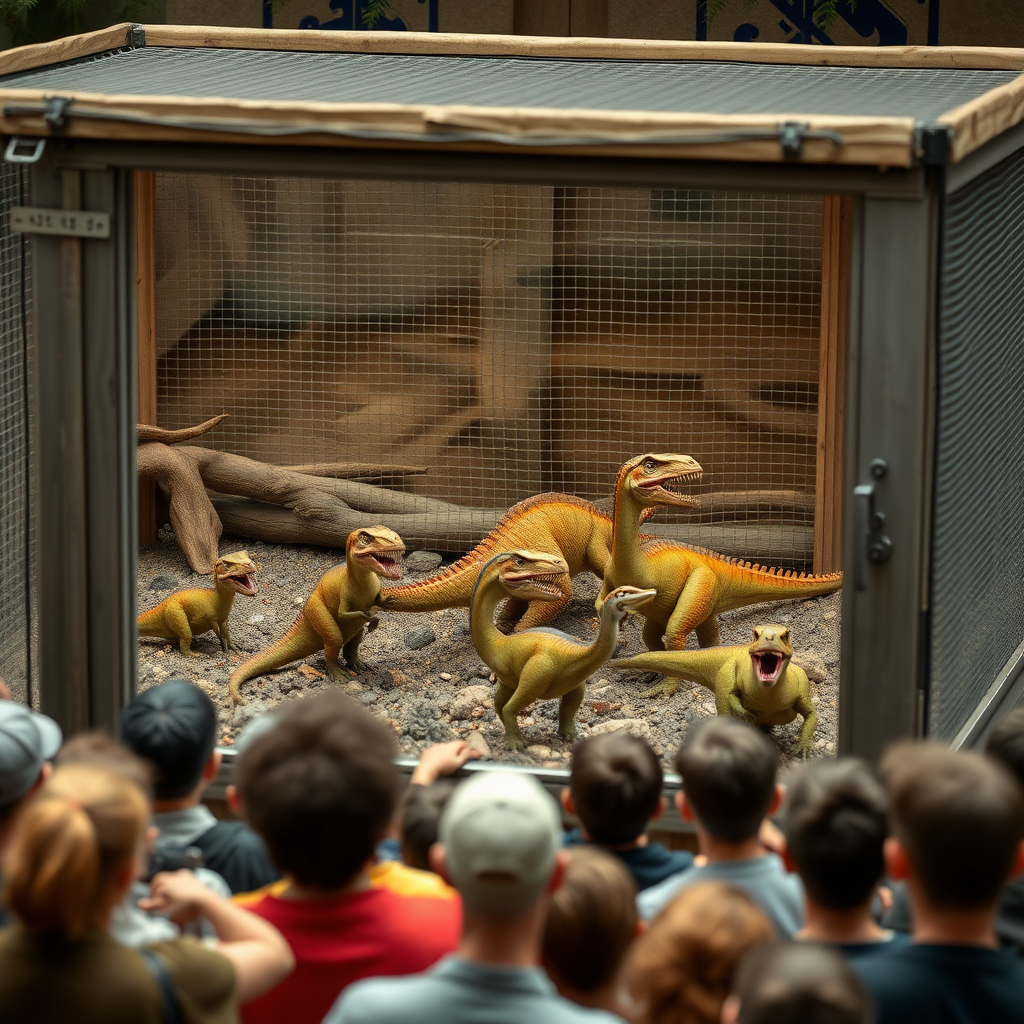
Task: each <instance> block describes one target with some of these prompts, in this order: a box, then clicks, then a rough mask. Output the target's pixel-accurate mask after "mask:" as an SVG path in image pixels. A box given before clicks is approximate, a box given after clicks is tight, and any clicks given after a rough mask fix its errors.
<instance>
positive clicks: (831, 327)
mask: <svg viewBox="0 0 1024 1024" xmlns="http://www.w3.org/2000/svg"><path fill="white" fill-rule="evenodd" d="M823 203H824V209H823V211H822V213H823V215H822V243H821V244H822V248H821V362H820V364H819V371H818V469H817V480H816V486H815V491H814V494H815V501H814V506H815V507H814V571H815V572H816V573H824V572H838V571H839V570H840V569H842V567H843V412H844V410H843V406H844V402H845V397H846V324H847V317H848V312H849V288H850V229H851V225H852V216H853V200H852V198H850V197H849V196H825V198H824V200H823Z"/></svg>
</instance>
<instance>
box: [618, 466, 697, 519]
mask: <svg viewBox="0 0 1024 1024" xmlns="http://www.w3.org/2000/svg"><path fill="white" fill-rule="evenodd" d="M703 474H704V470H703V469H701V466H700V463H699V462H697V460H696V459H691V458H690V456H689V455H678V454H676V453H674V452H672V453H668V454H661V455H658V454H655V453H654V452H648V453H647V454H646V455H638V456H637V457H636V458H635V459H630V460H629V462H627V463H626V464H625V465H624V466H623V467H622V469H621V470H619V481H620V485H621V486H622V487H624V488H625V489H626V491H627V492H628V493H629V494H630V495H631V496H632V497H633V498H634V500H636V501H637V502H639V503H640V504H641V505H643V506H644V507H645V508H649V507H651V506H653V505H679V506H682V507H684V508H699V507H700V501H699V500H698V499H697V498H695V497H694V496H693V495H691V494H684V493H682V491H681V490H680V488H682V487H687V486H689V485H690V484H697V483H700V479H701V477H702V476H703ZM616 490H617V491H618V488H617V489H616Z"/></svg>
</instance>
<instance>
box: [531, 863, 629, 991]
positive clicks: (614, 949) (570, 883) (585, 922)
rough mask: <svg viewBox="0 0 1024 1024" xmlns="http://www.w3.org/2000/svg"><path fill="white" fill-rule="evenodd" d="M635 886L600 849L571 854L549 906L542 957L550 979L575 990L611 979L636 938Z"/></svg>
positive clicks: (622, 870)
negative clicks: (563, 875)
mask: <svg viewBox="0 0 1024 1024" xmlns="http://www.w3.org/2000/svg"><path fill="white" fill-rule="evenodd" d="M636 922H637V917H636V883H635V882H634V881H633V876H632V875H630V873H629V872H628V871H627V870H626V868H625V866H624V865H623V864H622V862H621V861H620V860H619V859H618V858H616V857H613V856H612V855H611V854H610V853H605V852H604V851H603V850H594V849H589V848H587V847H580V848H576V849H574V850H572V851H571V853H570V858H569V865H568V867H567V868H566V869H565V877H564V878H563V880H562V884H561V885H560V886H559V887H558V888H557V889H556V890H555V891H554V893H553V894H552V896H551V901H550V902H549V904H548V914H547V920H546V921H545V924H544V937H543V940H542V945H541V959H542V961H543V963H544V966H545V967H546V968H547V970H548V972H549V973H550V974H551V975H552V978H553V979H555V980H557V981H558V982H561V983H563V984H565V985H569V986H571V987H572V988H574V989H576V991H578V992H594V991H596V990H597V989H599V988H600V987H601V986H602V985H604V984H605V983H606V982H608V981H609V980H611V979H613V978H614V977H615V976H616V975H617V974H618V972H619V969H620V968H621V966H622V961H623V959H624V958H625V956H626V952H627V950H628V949H629V946H630V943H631V942H632V941H633V937H634V935H635V934H636Z"/></svg>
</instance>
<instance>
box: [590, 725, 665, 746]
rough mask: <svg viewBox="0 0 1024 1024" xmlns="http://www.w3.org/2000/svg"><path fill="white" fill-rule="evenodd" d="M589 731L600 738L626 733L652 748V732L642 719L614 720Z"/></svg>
mask: <svg viewBox="0 0 1024 1024" xmlns="http://www.w3.org/2000/svg"><path fill="white" fill-rule="evenodd" d="M590 731H591V733H592V734H593V735H594V736H601V735H603V734H604V733H609V732H628V733H632V735H634V736H639V737H640V739H642V740H645V741H646V742H647V743H650V744H651V746H654V730H653V729H652V728H651V726H650V723H649V722H646V721H644V719H642V718H616V719H614V720H613V721H611V722H602V723H601V724H600V725H595V726H594V727H593V728H592V729H591V730H590Z"/></svg>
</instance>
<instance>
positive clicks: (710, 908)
mask: <svg viewBox="0 0 1024 1024" xmlns="http://www.w3.org/2000/svg"><path fill="white" fill-rule="evenodd" d="M772 934H773V933H772V926H771V922H769V920H768V918H767V917H765V915H764V914H763V913H762V911H761V910H760V909H759V908H758V907H757V906H756V904H755V903H754V901H753V900H751V898H750V897H749V896H747V894H746V893H744V892H741V891H740V890H739V889H734V888H732V887H731V886H728V885H723V884H722V883H721V882H700V883H697V884H696V885H690V886H687V887H686V888H685V889H683V890H682V891H681V892H680V893H679V894H678V895H677V896H676V897H675V898H674V899H673V900H672V902H671V903H669V904H668V905H667V906H666V907H665V909H664V910H662V912H661V913H660V914H659V915H658V916H657V917H656V918H655V919H654V922H653V923H652V925H651V927H650V928H649V929H648V930H647V931H646V932H644V934H643V935H641V936H640V938H639V940H638V941H637V943H636V946H635V947H634V951H633V956H632V957H631V959H630V966H629V989H630V992H631V993H632V994H633V998H634V999H635V1000H636V1001H637V1002H638V1003H639V1004H640V1006H641V1008H642V1012H641V1016H640V1021H641V1024H718V1020H719V1018H720V1016H721V1012H722V1004H723V1003H724V1002H725V998H726V996H728V994H729V989H730V987H731V985H732V979H733V973H734V972H735V970H736V966H737V964H738V963H739V962H740V960H741V959H742V957H743V955H744V954H745V953H747V952H748V951H749V950H751V949H753V948H754V947H755V946H759V945H761V943H763V942H769V941H771V938H772Z"/></svg>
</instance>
